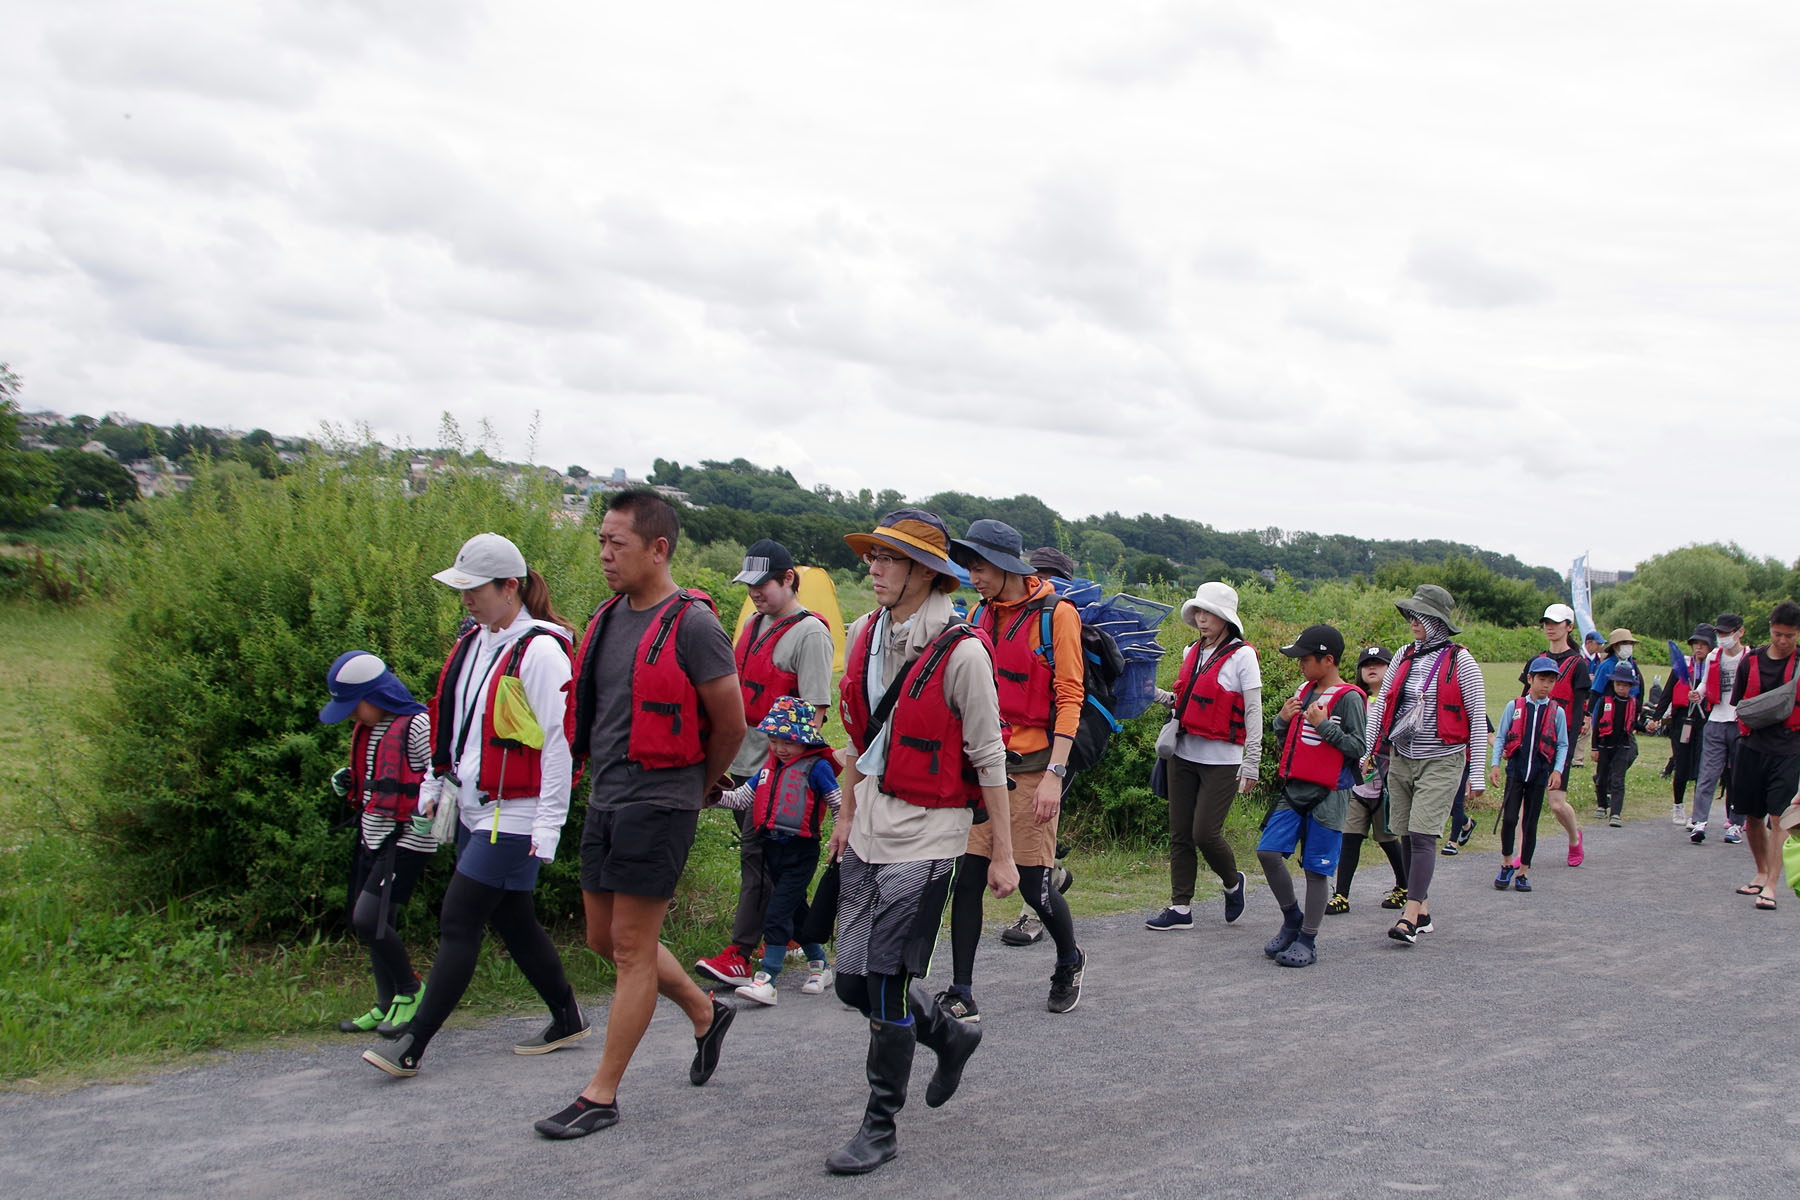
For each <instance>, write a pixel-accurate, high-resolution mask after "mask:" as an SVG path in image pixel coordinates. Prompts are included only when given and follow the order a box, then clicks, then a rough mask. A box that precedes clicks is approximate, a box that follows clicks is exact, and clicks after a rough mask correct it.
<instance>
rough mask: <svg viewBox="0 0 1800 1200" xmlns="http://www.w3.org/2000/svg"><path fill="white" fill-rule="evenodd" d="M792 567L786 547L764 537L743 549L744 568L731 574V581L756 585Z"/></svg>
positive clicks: (776, 576) (778, 575)
mask: <svg viewBox="0 0 1800 1200" xmlns="http://www.w3.org/2000/svg"><path fill="white" fill-rule="evenodd" d="M793 569H794V556H793V555H791V554H789V553H788V550H787V547H786V546H784V545H782V544H781V543H780V542H774V541H770V540H769V539H768V538H764V539H763V540H762V541H760V542H758V543H756V544H755V545H754V546H752V547H750V549H748V550H746V551H744V569H743V570H741V571H739V572H738V573H737V574H736V575H734V576H732V579H731V582H733V583H747V584H749V585H750V586H751V587H756V586H757V585H758V584H762V583H767V582H768V581H769V580H770V579H774V578H778V577H780V576H782V575H785V574H787V573H788V572H789V571H791V570H793Z"/></svg>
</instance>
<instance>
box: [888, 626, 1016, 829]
mask: <svg viewBox="0 0 1800 1200" xmlns="http://www.w3.org/2000/svg"><path fill="white" fill-rule="evenodd" d="M965 638H974V639H975V640H976V641H978V642H979V643H980V644H981V645H982V647H983V648H984V649H988V653H989V654H992V649H991V648H989V647H988V644H987V635H986V634H984V633H982V632H981V631H980V630H978V629H976V628H975V627H974V626H973V625H962V624H958V625H952V626H950V627H949V628H948V629H946V630H944V632H942V633H940V634H938V635H937V637H936V638H934V639H932V642H931V645H929V646H927V647H926V648H925V652H924V653H922V654H920V655H919V657H918V658H916V659H914V660H913V664H912V666H911V667H909V668H908V669H907V672H906V675H905V682H904V683H903V684H902V685H901V689H900V695H899V698H898V699H897V700H896V701H895V703H894V711H893V715H892V716H890V717H889V718H888V726H889V731H888V752H887V766H885V767H884V768H883V769H882V772H881V790H882V791H884V792H886V793H887V794H888V795H890V796H895V797H898V798H899V799H901V800H904V801H906V802H907V803H908V804H915V805H917V806H918V807H920V808H980V807H981V785H980V784H979V783H978V782H976V778H975V768H974V767H972V766H970V765H969V757H968V755H967V754H966V753H965V752H964V750H963V732H962V718H961V717H959V716H957V715H956V712H955V710H953V709H952V708H951V707H950V703H949V701H948V700H947V699H945V697H944V674H945V671H944V662H945V660H946V659H948V658H949V657H950V653H951V651H953V650H955V649H956V647H957V646H958V645H960V644H961V643H962V641H963V640H964V639H965ZM990 669H992V668H990Z"/></svg>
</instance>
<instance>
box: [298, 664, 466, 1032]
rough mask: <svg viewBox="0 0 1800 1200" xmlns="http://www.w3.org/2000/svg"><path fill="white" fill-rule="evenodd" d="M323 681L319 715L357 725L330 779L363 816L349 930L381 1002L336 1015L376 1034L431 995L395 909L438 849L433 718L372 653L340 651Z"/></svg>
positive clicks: (348, 1026) (354, 1028)
mask: <svg viewBox="0 0 1800 1200" xmlns="http://www.w3.org/2000/svg"><path fill="white" fill-rule="evenodd" d="M326 684H327V686H328V687H329V688H330V689H331V703H330V704H327V705H326V706H325V707H324V708H323V709H320V710H319V720H320V721H321V722H323V723H324V724H327V725H335V724H337V723H338V722H339V721H342V720H343V719H344V718H345V717H349V718H350V719H351V720H353V721H354V722H355V730H354V731H353V732H352V733H351V735H350V765H349V766H348V767H340V768H339V769H338V771H337V773H336V774H334V775H333V776H332V777H331V787H332V790H333V791H335V792H336V793H337V794H338V795H340V796H342V797H344V798H345V799H346V800H347V801H348V802H349V804H350V807H351V808H352V809H354V810H355V811H356V812H357V813H358V814H359V817H358V820H357V839H356V858H355V862H354V867H353V872H352V875H351V887H350V890H351V900H350V927H351V928H352V929H354V930H355V931H356V936H357V937H358V938H360V939H361V940H362V943H363V944H364V945H365V946H367V947H368V948H369V966H370V969H371V970H372V971H373V972H374V975H375V1007H373V1008H371V1009H370V1010H369V1011H368V1012H366V1013H364V1014H363V1015H362V1016H360V1017H348V1018H346V1019H344V1020H342V1021H339V1022H338V1029H339V1030H341V1031H342V1032H344V1033H369V1032H371V1031H373V1030H376V1029H379V1028H380V1027H381V1026H383V1025H386V1026H389V1027H390V1028H391V1027H393V1026H397V1025H402V1024H404V1023H406V1022H408V1021H410V1020H412V1016H413V1012H414V1011H415V1010H416V1009H417V1008H418V1007H419V1002H420V1001H421V1000H423V999H424V997H425V985H424V984H423V983H422V982H420V980H419V976H418V975H417V973H415V972H414V971H413V966H412V960H411V959H410V958H409V957H408V956H407V953H406V943H405V942H403V941H401V939H400V933H399V931H398V929H397V928H396V927H395V920H394V916H395V914H396V913H398V912H399V911H400V910H401V909H403V908H405V907H406V902H407V901H408V900H410V899H411V898H412V893H413V887H414V886H415V885H416V884H417V883H418V881H419V876H420V874H421V873H422V872H423V871H424V870H425V865H426V864H427V863H429V862H430V861H431V856H432V855H433V854H434V853H436V851H437V839H436V838H434V837H433V836H432V833H431V821H430V812H431V806H432V802H434V801H435V800H436V799H437V793H438V787H439V784H438V781H437V780H435V779H431V778H428V774H429V772H428V770H427V768H429V767H430V766H431V717H430V716H429V715H428V714H427V713H426V710H425V706H424V705H423V704H420V703H419V702H418V701H417V700H414V699H413V696H412V693H411V692H409V691H407V689H406V685H405V684H404V683H401V682H400V680H399V679H398V678H397V677H396V676H395V675H394V673H393V672H392V671H389V670H388V669H387V664H386V663H384V662H382V661H381V659H379V658H377V657H375V656H374V655H373V654H370V653H368V652H367V651H366V650H348V651H345V652H344V653H343V654H340V655H338V657H337V661H336V662H333V663H332V664H331V670H330V672H329V673H328V674H327V675H326Z"/></svg>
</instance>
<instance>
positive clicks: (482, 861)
mask: <svg viewBox="0 0 1800 1200" xmlns="http://www.w3.org/2000/svg"><path fill="white" fill-rule="evenodd" d="M491 836H492V834H491V831H489V830H486V829H482V830H477V831H474V832H471V831H470V829H469V827H468V826H467V825H464V824H463V823H462V822H461V821H458V822H457V823H456V873H457V874H458V875H467V876H468V877H469V878H470V879H473V880H474V881H475V882H476V883H485V884H487V885H488V886H489V887H496V888H500V889H502V890H503V891H508V892H529V891H531V890H532V889H534V888H536V887H537V880H538V868H540V867H542V866H543V865H544V864H543V860H542V859H540V858H538V857H537V856H536V855H535V854H533V853H532V852H531V838H530V836H529V835H528V834H523V833H503V834H501V835H500V840H499V841H497V842H490V841H489V840H488V838H489V837H491Z"/></svg>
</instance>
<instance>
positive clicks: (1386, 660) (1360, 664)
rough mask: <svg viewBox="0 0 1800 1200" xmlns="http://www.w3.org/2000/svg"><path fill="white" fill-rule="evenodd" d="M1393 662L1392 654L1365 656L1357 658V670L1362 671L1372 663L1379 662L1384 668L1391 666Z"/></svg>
mask: <svg viewBox="0 0 1800 1200" xmlns="http://www.w3.org/2000/svg"><path fill="white" fill-rule="evenodd" d="M1393 661H1394V656H1393V655H1392V654H1363V655H1359V656H1358V657H1357V660H1356V669H1357V670H1359V671H1360V670H1362V669H1363V668H1364V667H1366V666H1368V665H1369V664H1370V663H1372V662H1378V663H1381V664H1382V665H1383V666H1389V665H1391V664H1392V663H1393Z"/></svg>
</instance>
